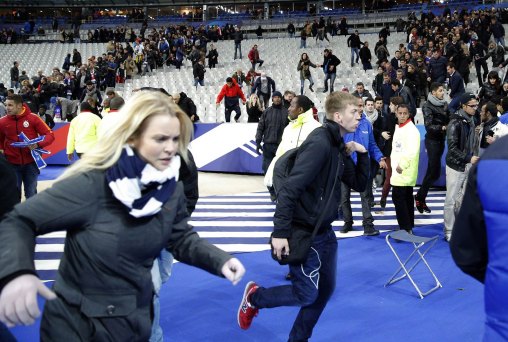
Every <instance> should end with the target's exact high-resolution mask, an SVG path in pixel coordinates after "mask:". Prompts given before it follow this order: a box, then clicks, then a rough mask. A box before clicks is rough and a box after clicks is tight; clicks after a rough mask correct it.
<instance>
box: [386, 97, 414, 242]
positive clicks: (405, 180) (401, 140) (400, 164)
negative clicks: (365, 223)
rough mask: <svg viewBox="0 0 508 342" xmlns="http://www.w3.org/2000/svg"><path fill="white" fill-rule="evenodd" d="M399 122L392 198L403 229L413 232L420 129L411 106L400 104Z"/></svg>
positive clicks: (394, 156) (395, 147)
mask: <svg viewBox="0 0 508 342" xmlns="http://www.w3.org/2000/svg"><path fill="white" fill-rule="evenodd" d="M395 115H396V117H397V121H398V124H397V126H395V133H394V134H393V142H392V154H391V155H390V159H391V163H392V167H393V169H394V171H395V172H393V173H392V177H391V178H390V184H391V185H392V199H393V204H394V205H395V214H396V215H397V222H398V224H399V228H400V229H404V230H406V231H407V232H408V233H410V234H412V233H413V227H414V221H415V205H414V199H413V187H414V186H415V185H416V178H417V176H418V161H419V158H420V132H419V131H418V128H416V126H415V125H414V123H413V122H412V121H411V119H409V117H410V114H409V107H408V106H407V105H406V104H401V105H399V107H398V108H397V112H396V113H395Z"/></svg>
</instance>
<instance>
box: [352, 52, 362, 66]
mask: <svg viewBox="0 0 508 342" xmlns="http://www.w3.org/2000/svg"><path fill="white" fill-rule="evenodd" d="M354 55H356V62H354V60H355V59H354ZM359 58H360V49H359V48H351V66H353V64H354V63H358V59H359Z"/></svg>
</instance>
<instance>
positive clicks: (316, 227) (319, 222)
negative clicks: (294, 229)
mask: <svg viewBox="0 0 508 342" xmlns="http://www.w3.org/2000/svg"><path fill="white" fill-rule="evenodd" d="M325 129H326V131H327V133H328V135H329V136H330V139H332V138H333V137H332V136H331V133H330V132H328V129H327V128H325ZM339 163H340V157H339V161H338V164H339ZM332 170H333V162H331V163H330V171H332ZM339 172H340V165H337V172H336V173H335V177H334V178H333V185H332V188H331V190H330V195H328V198H327V200H326V203H325V206H324V208H323V209H322V211H321V215H319V219H318V220H317V223H316V226H315V227H314V230H313V231H312V236H311V239H312V240H314V237H316V234H317V231H318V229H319V227H320V226H321V223H323V219H324V216H325V214H326V209H327V208H328V206H329V205H330V202H331V200H332V196H333V192H334V189H335V186H336V185H337V178H338V177H339ZM327 183H328V182H327ZM327 185H328V184H327Z"/></svg>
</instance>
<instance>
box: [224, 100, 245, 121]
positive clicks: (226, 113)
mask: <svg viewBox="0 0 508 342" xmlns="http://www.w3.org/2000/svg"><path fill="white" fill-rule="evenodd" d="M231 112H235V113H236V115H235V120H238V119H240V115H242V111H241V110H240V105H239V104H236V106H232V107H226V109H225V111H224V116H225V117H226V122H229V121H231Z"/></svg>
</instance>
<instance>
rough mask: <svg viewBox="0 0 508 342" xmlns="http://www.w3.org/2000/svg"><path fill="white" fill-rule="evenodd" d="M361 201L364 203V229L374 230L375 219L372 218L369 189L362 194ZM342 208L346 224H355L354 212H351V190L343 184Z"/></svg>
mask: <svg viewBox="0 0 508 342" xmlns="http://www.w3.org/2000/svg"><path fill="white" fill-rule="evenodd" d="M367 187H368V186H367ZM370 192H371V193H372V186H371V187H370ZM360 199H361V201H362V217H363V221H362V223H363V227H364V229H365V228H372V227H374V218H373V217H372V213H371V211H370V204H369V198H368V191H367V189H365V190H364V191H362V192H360ZM340 207H341V208H342V215H343V218H344V223H346V224H347V223H351V224H353V212H352V210H351V188H350V187H349V186H348V185H347V184H346V183H342V185H341V198H340Z"/></svg>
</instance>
